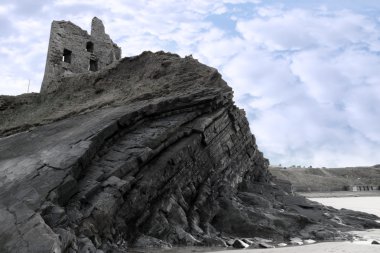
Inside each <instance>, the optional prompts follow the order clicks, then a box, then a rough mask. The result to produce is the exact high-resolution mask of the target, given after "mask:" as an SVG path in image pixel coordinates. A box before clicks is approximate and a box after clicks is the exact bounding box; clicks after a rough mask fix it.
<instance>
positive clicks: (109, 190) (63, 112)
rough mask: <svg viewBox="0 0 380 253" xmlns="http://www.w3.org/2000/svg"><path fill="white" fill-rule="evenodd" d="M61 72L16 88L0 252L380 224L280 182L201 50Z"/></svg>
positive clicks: (104, 248)
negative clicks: (27, 91)
mask: <svg viewBox="0 0 380 253" xmlns="http://www.w3.org/2000/svg"><path fill="white" fill-rule="evenodd" d="M57 82H60V85H59V86H57V87H59V89H57V90H56V91H54V92H52V93H49V94H43V96H40V95H34V96H35V97H33V99H30V100H28V102H27V103H24V104H17V101H19V100H20V99H19V98H9V97H7V98H6V99H5V98H4V99H3V100H6V101H7V105H8V106H7V107H6V108H5V106H4V108H5V109H3V111H2V114H0V117H2V118H3V119H4V121H3V122H6V123H3V125H2V126H0V127H1V128H0V129H1V134H2V138H0V173H1V174H0V175H1V176H0V194H1V195H0V224H2V225H1V226H0V252H41V253H42V252H70V253H71V252H98V253H100V252H125V251H126V250H127V248H129V247H170V246H171V245H204V246H226V244H227V243H228V242H229V241H231V239H232V238H253V237H262V238H270V239H272V240H274V241H276V242H282V241H287V240H289V239H290V238H291V237H294V236H298V237H300V238H313V239H318V240H324V239H329V240H331V239H345V238H348V235H347V234H345V233H344V232H339V231H347V230H350V229H361V228H375V227H378V228H379V227H380V224H379V223H376V222H375V220H376V219H377V217H376V216H373V215H368V214H363V213H356V212H352V211H348V210H347V211H343V212H338V211H337V210H335V209H333V208H330V207H324V206H321V205H319V204H317V203H313V202H310V201H307V200H306V199H305V198H303V197H300V196H294V195H293V194H292V193H291V192H290V191H288V190H287V188H284V187H282V186H281V185H279V184H276V181H275V180H274V179H273V178H272V176H271V174H270V173H269V171H268V160H267V159H265V158H264V157H263V154H262V153H261V152H260V151H259V149H258V147H257V145H256V142H255V138H254V136H253V135H252V134H251V132H250V129H249V124H248V121H247V119H246V117H245V113H244V111H243V110H241V109H239V108H237V107H236V106H235V105H234V103H233V100H232V95H233V93H232V90H231V88H230V87H229V86H228V85H227V84H226V83H225V82H224V81H223V80H222V78H221V76H220V74H219V73H218V72H217V71H216V70H215V69H213V68H210V67H207V66H205V65H202V64H200V63H198V62H197V61H196V60H194V59H192V58H191V57H187V58H184V59H183V58H180V57H178V56H177V55H172V54H166V53H156V54H153V53H149V52H146V53H143V54H142V55H140V56H137V57H132V58H124V59H122V60H121V61H120V62H119V63H118V64H117V65H115V66H110V67H109V68H106V69H104V70H102V71H100V72H96V73H88V74H83V75H78V76H74V77H63V78H62V79H59V80H57ZM4 104H5V103H4ZM15 104H17V106H15ZM9 105H14V106H13V107H12V106H9ZM47 107H49V108H47ZM32 110H33V113H34V115H35V117H34V118H33V120H32V122H28V121H26V120H25V119H24V118H25V115H28V114H29V113H30V112H31V111H32ZM52 110H56V111H54V112H52ZM9 112H17V114H16V116H14V117H13V118H10V116H9Z"/></svg>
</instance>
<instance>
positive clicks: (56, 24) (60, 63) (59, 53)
mask: <svg viewBox="0 0 380 253" xmlns="http://www.w3.org/2000/svg"><path fill="white" fill-rule="evenodd" d="M120 58H121V48H120V47H118V46H117V45H116V44H115V43H114V42H113V41H112V40H111V38H110V37H109V35H108V34H106V33H105V29H104V25H103V22H102V21H101V20H100V19H98V18H97V17H94V18H93V19H92V24H91V35H89V34H88V33H87V31H85V30H83V29H81V28H80V27H79V26H77V25H75V24H73V23H71V22H70V21H53V23H52V25H51V32H50V41H49V49H48V54H47V59H46V67H45V75H44V78H43V81H42V86H41V93H44V92H49V91H50V90H54V89H55V88H56V86H57V82H55V81H56V80H57V79H58V78H60V77H64V76H69V75H73V74H78V73H86V72H89V71H97V70H100V69H102V68H104V67H106V66H107V65H110V64H111V63H113V62H115V61H117V60H119V59H120Z"/></svg>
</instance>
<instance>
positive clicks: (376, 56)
mask: <svg viewBox="0 0 380 253" xmlns="http://www.w3.org/2000/svg"><path fill="white" fill-rule="evenodd" d="M94 16H97V17H99V18H100V19H102V20H103V22H104V24H105V27H106V32H107V33H108V34H109V35H110V36H111V38H112V39H113V40H114V42H116V43H117V44H118V45H119V46H121V47H122V50H123V56H133V55H138V54H140V53H141V52H143V51H147V50H149V51H153V52H155V51H159V50H163V51H168V52H173V53H177V54H179V55H180V56H182V57H184V56H186V55H190V54H191V55H193V57H194V58H196V59H198V60H199V61H200V62H202V63H205V64H207V65H210V66H212V67H215V68H217V69H218V70H219V72H220V73H221V74H222V76H223V78H224V79H225V80H226V81H227V82H228V84H229V85H230V86H231V87H232V88H233V89H234V92H235V101H236V104H237V105H238V106H239V107H241V108H244V110H245V111H246V114H247V117H248V119H249V122H250V127H251V130H252V132H253V133H254V135H255V137H256V140H257V143H258V146H259V149H260V150H261V151H263V152H264V155H265V156H266V157H267V158H268V159H269V160H270V162H271V164H272V165H278V164H281V165H282V166H291V165H301V166H307V167H308V166H313V167H342V166H360V165H362V166H366V165H374V164H379V163H380V68H379V66H380V1H377V0H320V1H316V0H297V1H296V0H288V1H285V0H284V1H280V0H277V1H274V0H207V1H206V0H193V1H191V0H187V1H184V0H150V1H149V0H139V1H137V0H134V1H127V0H107V1H104V0H82V1H78V0H51V1H43V0H0V24H1V25H0V94H3V95H17V94H21V93H25V92H27V90H28V83H29V80H30V91H32V92H38V91H39V89H40V85H41V80H42V77H43V72H44V67H45V61H46V54H47V47H48V41H49V34H50V24H51V22H52V20H70V21H72V22H73V23H75V24H77V25H79V26H80V27H82V28H83V29H85V30H87V31H89V30H90V23H91V19H92V18H93V17H94Z"/></svg>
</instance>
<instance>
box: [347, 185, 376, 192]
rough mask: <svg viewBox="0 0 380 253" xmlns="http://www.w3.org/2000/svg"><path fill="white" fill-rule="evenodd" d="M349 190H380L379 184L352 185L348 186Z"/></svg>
mask: <svg viewBox="0 0 380 253" xmlns="http://www.w3.org/2000/svg"><path fill="white" fill-rule="evenodd" d="M346 190H347V191H353V192H359V191H376V190H380V187H379V186H374V185H350V186H347V187H346Z"/></svg>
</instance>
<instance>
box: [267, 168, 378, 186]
mask: <svg viewBox="0 0 380 253" xmlns="http://www.w3.org/2000/svg"><path fill="white" fill-rule="evenodd" d="M270 171H271V173H272V174H273V175H274V176H276V177H277V178H279V179H285V180H289V181H290V182H291V183H292V184H293V187H294V190H295V191H298V192H308V191H342V190H344V188H345V186H348V185H376V186H380V165H375V166H372V167H349V168H308V169H306V168H287V169H284V168H280V167H270Z"/></svg>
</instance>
